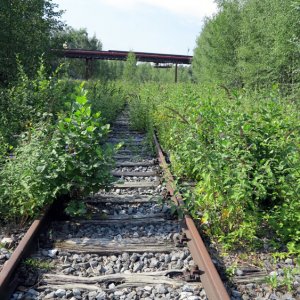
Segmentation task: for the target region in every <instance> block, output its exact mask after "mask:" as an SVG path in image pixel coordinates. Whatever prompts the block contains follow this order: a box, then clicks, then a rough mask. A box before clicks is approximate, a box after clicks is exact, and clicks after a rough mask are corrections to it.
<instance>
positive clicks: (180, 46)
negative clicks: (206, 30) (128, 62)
mask: <svg viewBox="0 0 300 300" xmlns="http://www.w3.org/2000/svg"><path fill="white" fill-rule="evenodd" d="M53 2H55V3H57V4H58V5H59V8H60V9H63V10H65V13H64V14H63V16H62V19H63V20H64V21H65V22H66V23H67V24H68V25H70V26H72V27H74V28H76V29H79V28H86V29H87V31H88V33H89V35H91V36H92V35H94V34H95V35H96V36H97V38H98V39H100V40H101V42H102V44H103V50H124V51H129V50H133V51H143V52H158V53H172V54H183V55H192V54H193V49H194V48H195V46H196V38H197V36H198V35H199V33H200V31H201V28H202V26H203V21H204V18H205V17H209V16H211V15H213V14H214V13H215V12H216V10H217V7H216V4H215V3H214V1H213V0H54V1H53Z"/></svg>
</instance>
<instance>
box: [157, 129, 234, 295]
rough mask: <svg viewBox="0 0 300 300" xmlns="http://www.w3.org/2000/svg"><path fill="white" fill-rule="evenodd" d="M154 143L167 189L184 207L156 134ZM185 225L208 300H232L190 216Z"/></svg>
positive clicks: (186, 217) (174, 199)
mask: <svg viewBox="0 0 300 300" xmlns="http://www.w3.org/2000/svg"><path fill="white" fill-rule="evenodd" d="M154 143H155V146H156V150H157V154H158V159H159V163H160V166H161V167H162V169H163V171H164V177H165V179H166V181H167V184H166V187H167V189H168V191H169V193H170V195H171V197H172V200H173V201H174V202H175V203H176V205H178V206H183V204H184V203H183V199H182V197H181V196H180V195H179V194H178V193H175V188H176V185H175V181H174V178H173V176H172V174H171V172H170V170H169V167H168V164H167V162H166V159H165V156H164V154H163V152H162V149H161V147H160V144H159V142H158V139H157V137H156V135H155V134H154ZM184 225H185V228H184V230H183V232H184V233H185V234H186V237H187V241H188V242H187V245H188V247H189V249H190V252H191V255H192V257H193V260H194V261H195V263H196V264H197V265H198V267H199V269H200V271H202V272H201V273H200V279H201V282H202V284H203V287H204V290H205V292H206V295H207V298H208V299H209V300H230V297H229V295H228V293H227V291H226V288H225V286H224V284H223V282H222V280H221V278H220V275H219V273H218V271H217V269H216V267H215V265H214V264H213V262H212V260H211V258H210V256H209V253H208V251H207V249H206V247H205V245H204V242H203V240H202V238H201V236H200V234H199V232H198V230H197V227H196V225H195V223H194V221H193V219H192V218H191V217H190V216H189V215H188V214H185V216H184Z"/></svg>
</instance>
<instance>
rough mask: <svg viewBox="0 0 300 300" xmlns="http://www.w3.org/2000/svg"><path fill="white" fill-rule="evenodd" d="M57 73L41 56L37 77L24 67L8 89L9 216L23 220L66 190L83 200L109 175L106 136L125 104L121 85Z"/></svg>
mask: <svg viewBox="0 0 300 300" xmlns="http://www.w3.org/2000/svg"><path fill="white" fill-rule="evenodd" d="M56 75H57V74H54V76H52V77H51V78H48V77H47V76H46V75H45V70H44V67H43V64H41V66H40V69H39V71H38V74H37V76H36V78H35V79H34V80H30V79H28V76H27V75H26V74H25V72H24V71H23V70H22V68H20V73H19V76H18V82H17V84H15V85H14V86H11V87H9V88H6V89H2V91H1V94H2V96H3V97H2V98H1V100H2V101H1V108H3V109H2V112H3V113H2V115H1V119H2V120H1V123H0V124H1V126H0V137H1V146H0V150H1V152H0V154H1V161H0V163H1V165H0V219H1V220H2V222H3V221H5V222H7V221H14V222H16V223H21V224H22V223H24V222H25V221H26V220H27V219H28V218H32V217H34V216H36V215H37V214H38V213H39V212H40V210H41V209H43V208H44V207H45V206H46V205H48V204H50V203H51V202H52V201H53V200H54V199H55V198H57V197H59V196H62V195H67V196H70V197H72V198H73V199H74V200H80V199H82V197H83V196H85V195H87V194H89V193H90V192H93V191H95V190H97V189H99V188H100V187H104V186H106V185H108V184H109V183H110V180H111V178H110V174H109V170H110V168H111V165H112V153H113V151H114V148H113V147H112V146H110V145H108V144H106V143H105V140H106V137H107V134H108V133H109V124H108V122H111V121H112V120H113V119H114V118H115V116H116V115H117V113H118V111H119V110H120V109H122V107H123V105H124V100H123V97H122V95H121V93H120V89H118V88H116V87H115V85H114V84H105V83H104V84H100V83H99V82H98V83H93V82H89V83H88V84H85V83H81V84H79V82H76V81H69V80H64V79H63V80H59V79H58V78H57V76H56ZM88 99H90V100H88ZM7 103H9V104H10V105H9V106H6V104H7ZM108 103H111V104H112V105H108ZM100 111H101V113H100Z"/></svg>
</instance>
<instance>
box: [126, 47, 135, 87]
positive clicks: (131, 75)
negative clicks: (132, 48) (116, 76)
mask: <svg viewBox="0 0 300 300" xmlns="http://www.w3.org/2000/svg"><path fill="white" fill-rule="evenodd" d="M136 70H137V65H136V57H135V54H134V53H133V52H129V53H128V57H127V60H126V63H125V66H124V70H123V79H124V80H125V81H127V82H135V81H136Z"/></svg>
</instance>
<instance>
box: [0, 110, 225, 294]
mask: <svg viewBox="0 0 300 300" xmlns="http://www.w3.org/2000/svg"><path fill="white" fill-rule="evenodd" d="M120 141H123V142H124V147H123V148H122V150H120V151H119V153H118V154H117V155H116V166H115V169H114V170H113V171H112V174H113V176H114V177H115V178H116V181H115V183H114V184H113V187H112V188H111V189H110V190H109V191H104V190H101V191H99V193H97V194H95V195H93V196H91V197H89V198H87V199H86V204H87V207H88V211H87V213H86V214H85V217H84V218H79V217H77V218H71V219H69V220H63V221H62V220H53V221H51V223H50V224H49V226H48V230H47V231H45V232H43V233H41V234H40V236H39V238H38V243H35V244H36V245H37V247H36V250H35V251H33V252H32V254H31V256H30V257H29V258H27V259H26V260H25V263H24V262H23V263H22V265H21V266H19V267H18V269H17V272H15V271H16V268H17V266H18V264H19V262H20V260H21V258H22V255H23V253H26V251H27V250H28V249H29V246H28V245H29V244H30V243H32V241H33V239H34V235H36V234H37V233H38V231H39V230H40V227H41V226H42V223H43V222H45V218H42V219H41V220H37V221H35V223H34V224H33V225H32V226H31V228H30V229H29V231H28V233H27V234H26V235H25V237H24V240H22V242H21V243H20V244H19V247H18V248H17V249H16V251H15V253H14V254H13V255H12V256H11V258H10V260H9V261H8V262H7V263H6V264H5V265H4V267H3V269H2V272H1V273H0V295H1V296H0V298H1V300H2V299H14V300H17V299H18V300H21V299H26V300H31V299H71V300H76V299H88V300H94V299H96V300H101V299H145V300H150V299H182V300H183V299H188V300H197V299H209V300H219V299H220V300H221V299H222V300H227V299H229V296H228V294H227V292H226V290H225V288H224V286H223V283H222V281H221V279H220V277H219V275H218V273H217V271H216V269H215V267H214V265H213V263H212V261H211V259H210V257H209V255H208V253H207V251H206V249H205V246H204V244H203V242H202V240H201V238H200V236H199V234H198V231H197V230H196V227H195V224H194V223H193V221H192V220H191V218H190V217H189V216H185V217H184V218H183V220H178V219H177V218H175V217H174V216H173V215H172V214H171V210H170V201H169V199H168V198H169V197H172V199H173V201H175V203H176V204H177V205H180V204H181V201H182V200H181V199H180V197H178V196H177V195H175V192H174V183H173V178H172V175H171V174H170V172H169V170H168V168H167V164H166V162H165V159H164V156H163V153H162V151H161V149H160V147H159V144H158V141H157V140H156V139H155V144H156V148H157V149H156V150H157V153H158V157H155V155H150V154H149V153H151V150H150V149H149V146H148V145H147V143H146V137H145V135H144V134H141V133H138V132H135V131H131V130H130V129H129V123H128V116H127V114H126V112H124V113H123V114H122V115H121V116H120V117H119V118H118V119H117V121H116V122H115V124H114V126H113V129H112V133H111V136H110V142H111V143H118V142H120ZM162 171H163V172H162ZM163 178H164V179H163ZM14 274H17V275H14ZM13 289H14V292H12V293H11V291H12V290H13ZM9 294H10V296H9Z"/></svg>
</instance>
